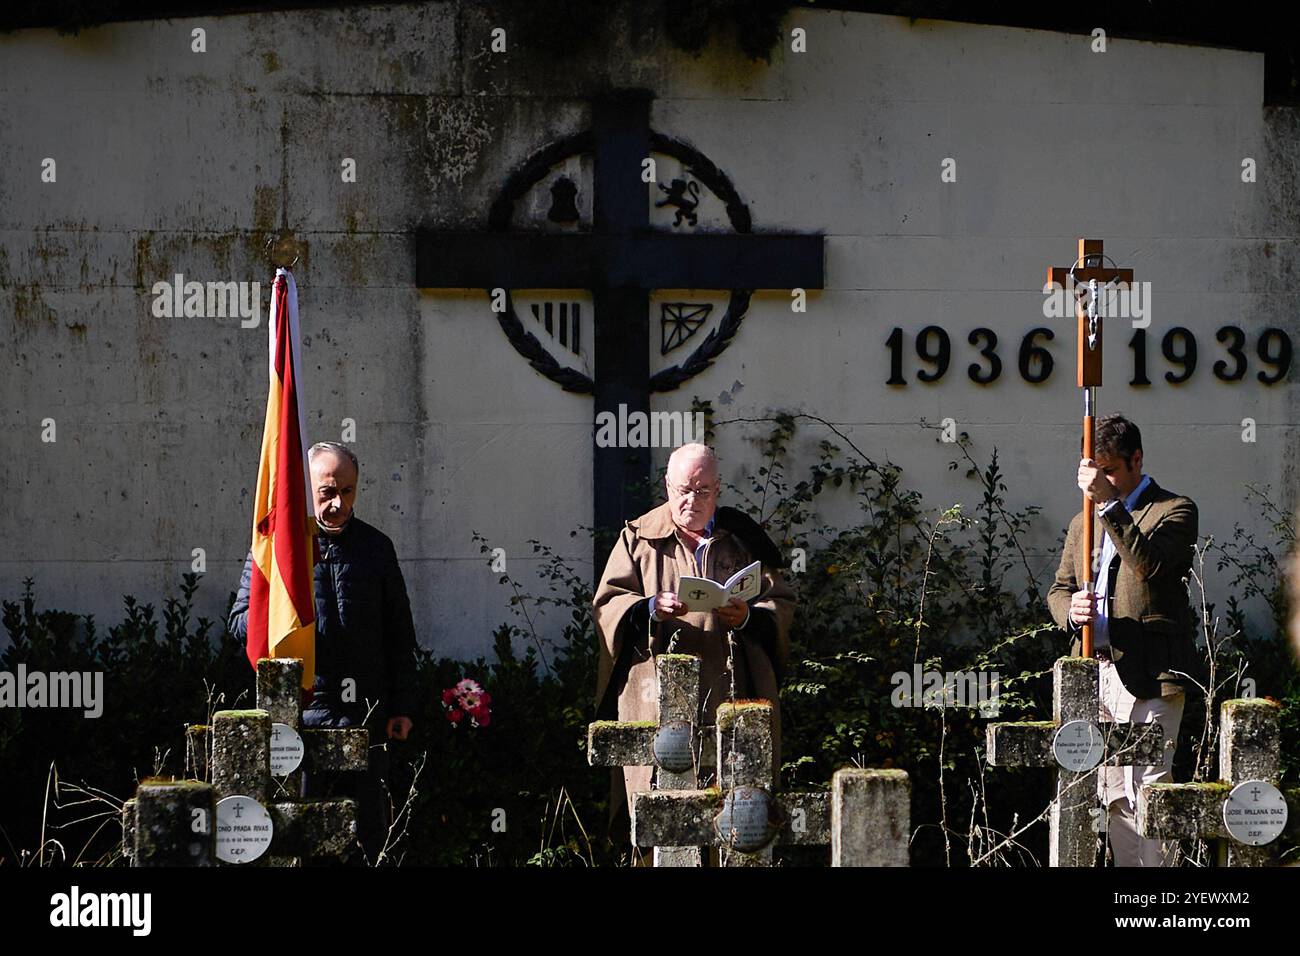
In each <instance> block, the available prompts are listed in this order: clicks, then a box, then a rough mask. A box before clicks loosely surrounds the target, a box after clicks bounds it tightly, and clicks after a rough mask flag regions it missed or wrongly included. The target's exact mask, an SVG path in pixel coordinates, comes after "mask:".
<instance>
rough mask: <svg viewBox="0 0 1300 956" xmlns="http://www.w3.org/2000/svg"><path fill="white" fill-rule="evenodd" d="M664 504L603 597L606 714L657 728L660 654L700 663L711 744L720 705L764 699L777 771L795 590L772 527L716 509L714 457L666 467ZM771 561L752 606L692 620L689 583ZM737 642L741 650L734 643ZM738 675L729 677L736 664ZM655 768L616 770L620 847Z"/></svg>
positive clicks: (614, 568) (614, 828)
mask: <svg viewBox="0 0 1300 956" xmlns="http://www.w3.org/2000/svg"><path fill="white" fill-rule="evenodd" d="M665 485H666V491H667V495H668V500H667V502H666V503H664V504H662V505H660V506H659V507H657V508H654V509H652V510H650V511H648V512H646V513H645V514H643V515H641V516H640V517H638V518H634V519H633V520H631V521H628V522H627V523H626V525H625V527H624V528H623V531H622V533H621V534H620V535H619V539H618V541H617V542H616V543H615V545H614V549H613V551H612V552H611V553H610V556H609V560H608V562H607V563H606V565H605V572H604V574H603V575H601V579H600V585H599V587H598V588H597V589H596V595H595V599H594V602H593V604H594V611H595V623H596V633H597V638H598V640H599V642H600V648H599V651H600V661H599V669H598V678H597V689H596V717H597V719H602V720H612V719H617V720H625V721H627V720H657V719H658V716H659V715H658V708H659V705H658V699H659V697H658V683H657V678H656V675H655V662H654V656H655V655H657V654H662V653H667V652H670V651H671V652H672V653H679V654H694V655H695V656H697V657H699V658H700V698H701V715H700V717H701V719H700V721H699V726H700V727H701V728H704V731H703V732H704V733H705V734H706V736H705V737H704V739H705V741H708V740H709V739H711V737H710V736H708V735H711V734H712V732H713V731H712V728H713V726H714V714H715V713H716V712H717V708H718V705H719V704H721V703H724V702H726V701H727V700H729V699H731V696H732V691H733V687H732V678H733V674H734V680H735V684H734V692H735V697H736V699H737V700H740V699H746V698H763V699H766V700H769V701H771V702H772V705H773V723H774V726H773V736H774V740H773V745H774V746H773V753H774V767H773V773H774V774H778V773H779V771H780V765H781V757H780V709H779V701H778V698H777V692H778V689H779V687H780V682H781V680H782V678H783V675H784V671H785V668H786V665H787V663H788V657H789V629H790V620H791V618H792V617H793V615H794V592H793V591H791V590H790V587H789V585H787V584H786V582H785V581H784V579H783V578H782V577H781V573H780V571H779V568H780V567H781V565H783V564H784V560H783V558H782V555H781V552H780V551H779V550H778V549H777V547H776V545H774V544H773V543H772V541H771V539H770V538H768V536H767V534H766V533H765V532H764V531H763V530H762V528H761V527H760V526H759V525H758V524H757V522H755V521H754V520H753V519H752V518H750V517H749V516H748V515H746V514H744V513H743V512H741V511H738V510H736V509H734V508H725V507H724V508H720V507H718V496H719V494H720V492H721V481H720V480H719V476H718V463H717V459H716V458H715V457H714V454H713V451H712V450H711V449H710V448H708V447H707V446H705V445H701V444H688V445H683V446H682V447H680V448H678V449H677V450H676V451H674V452H673V454H672V456H671V457H670V458H669V459H668V473H667V475H666V476H665ZM754 561H761V562H762V568H763V577H762V589H761V591H760V592H759V594H758V597H756V598H754V599H752V600H751V601H749V602H748V603H745V602H742V601H739V600H738V599H736V598H732V600H731V603H730V604H728V605H726V606H723V607H720V608H717V609H715V610H713V611H687V610H686V607H685V605H684V604H683V603H682V602H681V601H680V600H678V596H677V585H678V581H679V580H680V579H681V577H683V576H684V575H689V576H694V577H704V578H709V579H710V580H713V581H718V582H724V581H726V580H727V579H728V578H729V577H731V575H732V574H734V573H735V572H737V571H739V570H740V569H742V568H744V567H746V566H747V565H749V564H751V563H753V562H754ZM728 632H731V634H732V635H733V642H734V652H732V651H730V650H729V644H728V640H727V634H728ZM729 658H730V659H731V663H732V664H733V667H732V668H730V669H729V667H728V660H729ZM652 770H653V768H651V767H626V768H615V770H614V780H613V790H612V792H611V798H610V834H611V838H620V839H621V838H622V837H623V836H624V834H625V833H626V828H627V825H628V820H629V818H630V813H631V801H632V794H633V793H635V792H637V791H639V790H649V789H650V782H651V773H652Z"/></svg>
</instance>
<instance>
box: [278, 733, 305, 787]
mask: <svg viewBox="0 0 1300 956" xmlns="http://www.w3.org/2000/svg"><path fill="white" fill-rule="evenodd" d="M304 750H305V748H304V747H303V743H302V736H301V735H300V734H299V733H298V731H296V730H294V729H293V728H292V727H290V726H289V725H288V724H272V725H271V776H273V777H287V776H289V774H291V773H293V772H294V771H295V770H297V769H298V767H299V765H300V764H301V763H302V755H303V752H304Z"/></svg>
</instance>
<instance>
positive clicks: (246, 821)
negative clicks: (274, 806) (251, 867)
mask: <svg viewBox="0 0 1300 956" xmlns="http://www.w3.org/2000/svg"><path fill="white" fill-rule="evenodd" d="M273 829H274V828H273V827H272V825H271V815H270V814H269V813H267V812H266V807H264V806H262V805H261V804H260V803H258V802H257V801H256V800H254V799H253V798H252V797H226V798H225V799H224V800H219V801H217V859H218V860H222V861H224V862H226V863H252V862H253V861H254V860H256V859H257V858H258V857H259V856H261V855H262V854H263V853H265V852H266V848H267V847H269V846H270V845H271V835H272V833H273Z"/></svg>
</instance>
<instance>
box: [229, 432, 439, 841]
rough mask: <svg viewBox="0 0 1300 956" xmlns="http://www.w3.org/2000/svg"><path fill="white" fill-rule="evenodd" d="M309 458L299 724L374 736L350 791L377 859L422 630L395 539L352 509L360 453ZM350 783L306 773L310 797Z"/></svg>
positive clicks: (336, 451) (240, 603)
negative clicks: (308, 673) (310, 573)
mask: <svg viewBox="0 0 1300 956" xmlns="http://www.w3.org/2000/svg"><path fill="white" fill-rule="evenodd" d="M307 458H308V462H309V465H310V468H311V486H312V502H313V508H314V510H315V512H316V525H317V528H318V531H319V538H318V540H319V543H320V556H321V560H320V563H319V564H318V565H316V571H315V580H316V680H315V683H314V684H313V686H312V690H311V694H310V699H309V700H308V701H307V703H306V705H305V707H304V709H303V712H302V722H303V726H305V727H360V726H363V725H364V726H365V727H366V728H367V729H368V730H369V731H370V739H371V749H370V770H369V772H368V773H364V774H358V775H355V776H357V777H358V778H359V779H357V780H356V781H355V783H356V787H355V792H354V793H353V795H354V796H356V798H357V800H358V803H359V807H358V814H359V817H360V819H358V821H357V829H358V835H359V837H360V840H361V846H362V848H363V849H364V850H365V853H366V856H367V857H368V858H369V860H370V862H371V863H374V862H375V860H376V858H377V857H378V855H379V851H380V850H381V849H382V847H383V845H384V840H385V838H386V836H387V833H388V826H389V822H388V819H387V816H388V812H387V811H388V807H389V801H388V799H387V791H386V786H385V783H384V781H385V778H386V777H387V776H388V754H387V747H386V745H385V744H384V743H382V741H384V740H385V738H388V739H394V740H405V739H406V738H407V736H408V735H409V734H410V732H411V718H410V716H409V715H410V714H411V713H413V712H414V710H415V704H416V702H415V658H414V651H415V624H414V622H413V621H412V619H411V604H410V601H409V600H408V598H407V595H406V583H405V581H404V580H403V578H402V569H401V567H400V566H399V565H398V563H397V552H396V551H395V550H394V548H393V542H392V540H391V539H389V537H388V536H387V535H386V534H384V533H383V532H382V531H380V530H379V529H377V528H375V527H373V526H372V525H369V524H366V523H365V522H364V521H362V520H361V519H360V518H358V517H357V516H356V515H354V514H353V513H352V507H353V503H354V501H355V500H356V493H357V479H358V476H359V471H360V469H359V465H358V463H357V457H356V455H354V454H353V453H352V450H351V449H349V448H348V447H347V446H346V445H341V444H338V443H337V442H318V443H317V444H315V445H313V446H312V447H311V450H310V451H309V452H308V453H307ZM252 567H253V556H252V553H251V552H250V553H249V556H248V558H247V560H246V561H245V562H244V573H243V575H242V577H241V578H240V581H239V592H238V594H237V595H236V597H235V603H234V605H233V606H232V607H231V609H230V632H231V633H232V634H234V635H235V636H236V637H238V638H240V639H241V640H246V639H247V634H248V623H247V619H248V591H249V581H250V579H251V575H252ZM381 734H382V735H381ZM343 787H344V784H343V782H342V781H341V780H340V779H339V778H338V776H336V775H332V774H323V773H306V774H304V780H303V792H304V796H313V797H316V796H328V795H331V794H332V792H333V791H336V790H338V789H340V788H343Z"/></svg>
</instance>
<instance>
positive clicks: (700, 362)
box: [416, 90, 824, 571]
mask: <svg viewBox="0 0 1300 956" xmlns="http://www.w3.org/2000/svg"><path fill="white" fill-rule="evenodd" d="M651 103H652V96H651V94H650V93H649V92H648V91H645V90H617V91H612V92H610V93H608V94H605V95H603V96H600V97H598V98H597V99H595V101H594V102H593V103H592V108H591V117H592V122H591V128H590V129H588V130H585V131H583V132H581V133H578V134H576V135H574V136H572V137H569V138H567V139H564V140H560V141H558V142H555V143H552V144H550V145H548V146H546V147H544V148H543V149H542V150H541V151H539V152H538V153H537V154H535V156H534V157H533V158H532V159H530V160H529V161H528V162H526V163H525V164H524V165H523V166H522V167H520V169H519V170H518V171H517V172H516V173H514V174H513V175H512V176H511V177H510V179H509V181H508V182H507V183H506V185H505V187H504V188H503V190H502V193H501V195H500V196H499V198H498V199H497V200H496V201H495V202H494V203H493V205H492V208H491V213H490V215H489V222H488V231H487V232H484V233H473V232H469V233H467V232H443V231H436V230H421V231H420V232H419V233H418V234H417V239H416V283H417V285H418V286H419V287H420V288H422V289H487V290H489V295H492V294H493V293H494V292H496V291H502V292H503V293H504V294H505V297H506V299H507V303H508V301H509V293H510V290H520V289H546V290H589V291H590V292H591V294H592V297H593V304H594V312H595V316H594V330H593V333H594V334H592V339H593V342H592V354H591V358H592V363H591V364H592V366H593V372H594V374H593V375H592V376H590V377H589V376H588V375H587V374H586V373H585V372H583V371H582V370H581V369H579V368H566V367H562V366H561V365H559V364H558V363H557V360H556V359H555V357H554V354H553V353H552V352H549V351H547V350H546V349H545V348H543V347H542V345H541V344H539V342H538V340H537V338H536V337H535V336H534V335H533V334H532V333H530V332H528V331H527V330H526V329H525V328H524V327H523V326H522V324H521V323H520V322H519V320H518V318H517V317H516V316H515V313H514V308H513V305H508V304H507V308H506V309H505V310H504V311H499V312H498V313H497V314H496V316H495V318H496V320H497V322H498V323H499V324H500V325H501V326H502V329H503V330H504V331H505V332H506V334H507V336H508V337H509V338H510V339H511V342H512V344H514V346H515V348H516V350H517V351H519V352H520V353H521V354H522V355H524V356H525V357H526V358H527V359H528V361H529V364H530V365H531V366H532V367H533V368H534V369H535V370H536V371H538V372H540V373H542V374H544V375H546V376H547V377H548V378H550V379H552V381H555V382H556V383H557V384H559V385H560V386H561V387H562V388H564V389H565V390H566V391H572V392H587V393H591V394H593V395H594V397H595V415H594V416H593V422H594V421H595V418H596V416H599V415H601V414H602V413H610V414H613V415H615V416H616V417H617V416H618V415H619V414H620V406H621V407H622V409H623V410H624V411H625V412H626V414H627V415H629V416H630V415H632V414H634V413H638V412H639V413H641V414H643V415H648V413H649V409H650V394H651V392H653V391H669V390H672V389H674V388H677V387H678V386H679V385H680V384H681V383H682V382H683V381H685V380H686V379H688V378H689V377H690V376H691V375H694V374H696V373H698V372H699V371H702V370H703V369H704V368H707V367H708V365H709V364H711V362H712V360H713V359H714V358H716V356H717V354H718V353H719V352H720V351H721V349H722V348H725V346H726V343H727V341H728V340H729V339H730V338H731V337H732V336H733V335H734V334H735V332H736V329H737V327H738V325H739V322H740V319H741V317H743V315H744V313H745V310H746V308H747V306H748V302H749V296H750V294H751V293H752V292H753V291H755V290H759V289H766V290H783V291H789V290H794V289H804V290H808V289H820V288H822V286H823V272H824V260H823V245H824V238H823V237H822V236H821V235H798V234H777V233H755V232H753V231H752V224H751V220H750V214H749V210H748V207H747V206H746V204H745V203H744V202H743V201H742V200H741V199H740V196H739V194H738V193H737V192H736V191H735V189H734V187H732V186H731V183H730V181H729V180H728V179H727V178H726V177H725V176H724V175H723V174H722V172H721V171H720V170H719V168H718V167H717V165H716V164H714V163H713V162H712V161H710V160H709V159H708V158H707V157H705V156H704V155H702V154H701V153H699V152H698V151H697V150H695V149H694V148H693V147H691V146H689V144H687V143H685V142H684V141H681V140H677V139H673V138H671V137H668V136H665V135H663V134H661V133H658V132H657V131H655V130H653V129H652V128H651V125H650V108H651ZM652 152H654V153H661V154H664V155H666V156H669V157H672V158H673V159H676V160H678V161H680V162H681V163H682V164H683V166H685V167H687V170H688V173H689V175H690V176H691V177H693V178H691V179H690V181H689V182H685V181H683V186H682V187H681V188H678V181H674V182H673V183H672V184H671V186H672V187H673V188H671V189H670V188H669V187H668V186H661V185H659V183H658V182H656V181H651V180H649V179H647V178H646V176H647V173H646V170H647V168H648V167H649V165H650V160H651V158H652V157H651V154H652ZM578 155H590V157H591V163H590V167H591V187H590V196H589V197H584V196H582V190H581V188H580V187H579V186H577V185H575V183H574V182H573V180H572V179H571V178H570V177H569V176H568V175H557V173H556V170H557V169H558V168H559V166H558V164H559V163H560V162H561V161H562V160H564V159H566V158H567V157H573V156H578ZM548 182H549V183H550V195H551V196H552V199H553V201H552V205H551V213H550V215H549V217H548V218H549V219H550V220H551V222H552V223H559V224H560V225H561V226H567V227H571V228H569V229H568V231H555V228H554V227H551V228H549V229H548V231H527V232H525V231H520V230H519V229H518V224H517V223H516V222H514V219H515V218H516V212H515V207H516V205H520V206H522V205H524V204H525V203H524V198H525V197H526V196H527V195H529V194H530V192H529V191H530V190H532V189H533V187H534V186H537V185H539V184H541V185H543V186H545V185H546V184H547V183H548ZM701 183H702V184H703V188H704V189H705V190H707V192H708V193H709V194H711V195H713V196H715V197H716V201H717V202H718V203H720V204H721V206H722V208H723V209H724V210H725V213H726V217H727V219H728V221H729V222H730V224H731V228H732V229H733V230H734V231H733V232H714V231H705V230H704V229H702V228H701V229H700V230H695V222H696V219H697V216H696V214H695V210H696V206H697V205H698V202H699V200H698V198H696V199H691V198H690V197H691V196H695V197H698V196H699V195H700V194H701V185H700V184H701ZM586 204H589V206H590V210H591V221H590V224H589V226H587V225H586V224H584V223H582V222H580V221H579V212H578V209H579V207H580V206H584V207H585V205H586ZM665 204H668V205H671V206H673V207H675V208H676V210H677V211H679V212H681V211H683V210H686V211H689V213H690V214H689V215H678V216H677V217H676V219H675V220H674V221H673V223H672V224H671V225H669V226H667V227H666V228H660V227H654V228H652V226H651V209H652V205H658V206H664V205H665ZM693 230H695V231H693ZM657 289H692V290H728V291H730V293H731V306H730V308H729V309H728V310H727V315H726V317H725V318H724V319H722V321H721V325H719V326H718V327H717V328H715V329H714V330H713V331H712V332H710V333H709V335H707V336H700V338H701V339H703V341H702V343H701V345H700V347H699V348H698V349H697V350H696V351H695V352H694V353H693V354H692V355H691V356H690V358H688V359H687V360H686V361H684V362H683V363H682V364H681V365H679V366H676V367H674V368H673V369H667V370H664V371H661V372H658V373H656V374H655V375H653V376H652V375H651V374H650V343H651V336H650V324H649V308H650V296H651V293H652V291H654V290H657ZM556 319H558V321H559V323H560V324H559V330H560V332H559V339H558V340H559V341H562V342H564V343H565V344H566V345H568V346H569V347H571V348H572V347H574V346H575V343H585V342H586V341H587V335H586V334H582V333H581V319H582V317H581V315H580V314H579V313H578V311H577V310H576V309H575V310H573V311H571V312H568V311H564V312H561V311H558V310H552V309H549V308H548V309H547V310H546V311H545V322H546V328H547V330H549V331H553V330H554V328H555V327H554V325H553V321H554V320H556ZM575 351H576V349H575ZM666 373H670V374H666ZM595 439H596V430H595V428H594V426H593V451H594V474H593V482H592V491H593V501H594V524H595V529H596V542H595V568H596V570H597V571H599V569H600V568H602V567H604V564H605V559H606V558H607V556H608V552H609V549H610V546H611V545H612V543H613V540H614V538H615V537H616V536H617V532H618V530H619V529H621V527H622V523H623V521H624V520H625V519H626V518H628V517H630V516H633V515H637V514H641V513H643V512H645V511H647V510H649V507H650V493H651V491H650V484H651V483H650V449H649V447H648V445H644V444H643V445H642V446H641V447H620V446H618V445H614V446H603V445H602V443H600V442H598V441H596V440H595Z"/></svg>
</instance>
